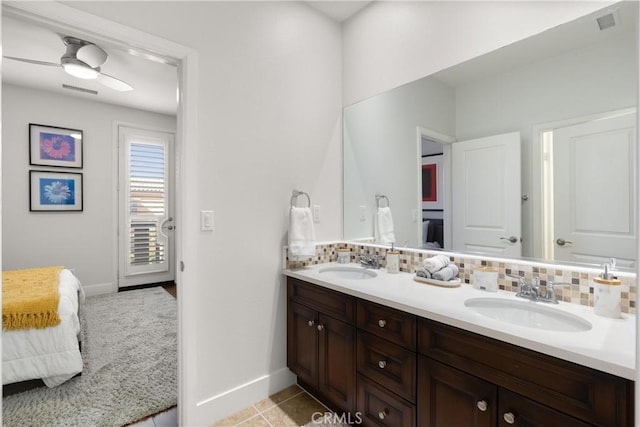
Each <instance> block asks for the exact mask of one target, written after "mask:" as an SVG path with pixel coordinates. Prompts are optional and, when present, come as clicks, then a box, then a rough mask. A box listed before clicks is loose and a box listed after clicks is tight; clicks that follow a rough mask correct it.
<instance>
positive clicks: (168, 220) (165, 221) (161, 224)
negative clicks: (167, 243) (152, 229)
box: [158, 216, 174, 238]
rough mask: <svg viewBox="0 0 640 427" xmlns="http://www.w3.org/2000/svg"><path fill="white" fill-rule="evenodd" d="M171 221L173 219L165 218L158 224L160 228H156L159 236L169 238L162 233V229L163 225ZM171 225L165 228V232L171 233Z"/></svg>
mask: <svg viewBox="0 0 640 427" xmlns="http://www.w3.org/2000/svg"><path fill="white" fill-rule="evenodd" d="M170 221H173V217H171V216H170V217H167V218H165V219H163V220H162V222H160V226H159V227H158V231H159V232H160V234H162V235H163V236H164V237H165V238H168V237H169V236H167V235H166V234H164V232H163V231H162V229H163V228H164V226H165V224H166V223H167V222H170ZM173 228H174V227H173V225H170V226H168V227H167V230H169V231H171V230H173Z"/></svg>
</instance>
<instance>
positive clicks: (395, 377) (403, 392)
mask: <svg viewBox="0 0 640 427" xmlns="http://www.w3.org/2000/svg"><path fill="white" fill-rule="evenodd" d="M357 367H358V373H360V374H363V375H365V376H367V377H368V378H370V379H372V380H374V381H376V382H377V383H378V384H380V385H382V386H384V387H385V388H387V389H389V390H391V391H393V392H395V393H397V394H399V395H400V396H401V397H404V398H405V399H407V400H409V401H410V402H413V403H415V400H416V396H415V394H416V354H415V352H413V351H410V350H407V349H406V348H403V347H400V346H399V345H396V344H393V343H390V342H389V341H386V340H384V339H381V338H378V337H376V336H375V335H371V334H368V333H366V332H363V331H358V350H357Z"/></svg>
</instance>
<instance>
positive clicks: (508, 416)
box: [502, 412, 516, 424]
mask: <svg viewBox="0 0 640 427" xmlns="http://www.w3.org/2000/svg"><path fill="white" fill-rule="evenodd" d="M502 418H504V420H505V421H506V423H507V424H515V423H516V416H515V415H513V412H505V413H504V415H503V416H502Z"/></svg>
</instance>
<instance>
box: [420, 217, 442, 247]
mask: <svg viewBox="0 0 640 427" xmlns="http://www.w3.org/2000/svg"><path fill="white" fill-rule="evenodd" d="M442 248H444V221H443V220H441V219H435V218H430V219H424V220H423V221H422V249H442Z"/></svg>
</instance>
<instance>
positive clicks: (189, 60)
mask: <svg viewBox="0 0 640 427" xmlns="http://www.w3.org/2000/svg"><path fill="white" fill-rule="evenodd" d="M2 8H3V9H2V13H3V14H4V13H6V12H7V11H10V13H11V14H14V15H15V16H21V17H23V18H26V19H29V20H32V21H35V22H41V23H43V25H44V24H47V25H55V26H59V27H61V28H66V29H67V30H68V29H71V30H73V31H74V32H75V33H77V34H78V35H86V36H87V37H89V38H92V39H94V40H96V41H101V40H102V41H109V42H111V43H115V44H117V45H120V46H122V47H123V48H125V47H126V48H130V47H131V46H136V49H138V50H139V51H142V52H148V53H150V54H153V55H154V56H161V57H163V58H166V59H167V60H171V61H173V62H174V63H175V65H176V66H177V67H178V89H179V95H180V96H179V102H178V111H177V130H176V133H175V134H176V141H175V143H176V144H175V156H176V157H175V164H176V174H175V175H176V176H175V180H176V198H175V199H176V202H175V208H176V227H178V229H179V230H181V233H180V234H179V235H177V236H176V263H177V264H178V265H177V266H176V267H177V268H176V280H177V281H178V282H179V283H180V285H181V286H180V287H179V288H178V289H177V292H178V300H177V305H178V420H179V423H180V425H190V424H194V423H196V418H197V414H196V412H197V403H198V396H197V394H196V390H197V384H198V381H197V379H198V376H197V372H196V369H197V352H196V350H197V336H196V332H197V331H198V324H197V312H196V310H187V309H186V307H193V306H195V305H196V304H195V303H196V302H197V289H196V283H197V282H196V277H197V272H198V256H197V251H196V248H197V240H198V234H197V233H198V229H197V228H195V227H191V228H187V227H186V221H185V220H184V218H186V217H194V218H195V217H196V215H198V203H197V191H198V179H197V178H198V177H197V168H195V167H190V168H188V167H186V165H195V164H197V159H198V152H197V150H198V145H197V141H198V139H197V138H198V115H197V111H198V108H197V95H196V94H197V93H198V90H197V86H198V70H197V66H198V65H197V64H198V55H197V52H196V50H195V49H193V48H190V47H187V46H183V45H181V44H178V43H175V42H173V41H170V40H166V39H163V38H161V37H158V36H155V35H152V34H149V33H146V32H143V31H141V30H138V29H135V28H132V27H128V26H126V25H122V24H119V23H117V22H114V21H111V20H108V19H105V18H102V17H99V16H96V15H93V14H90V13H87V12H84V11H81V10H79V9H75V8H73V7H71V6H67V5H65V4H62V3H57V2H20V1H5V2H3V3H2ZM185 261H187V262H188V268H180V266H183V265H184V264H183V262H185Z"/></svg>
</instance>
